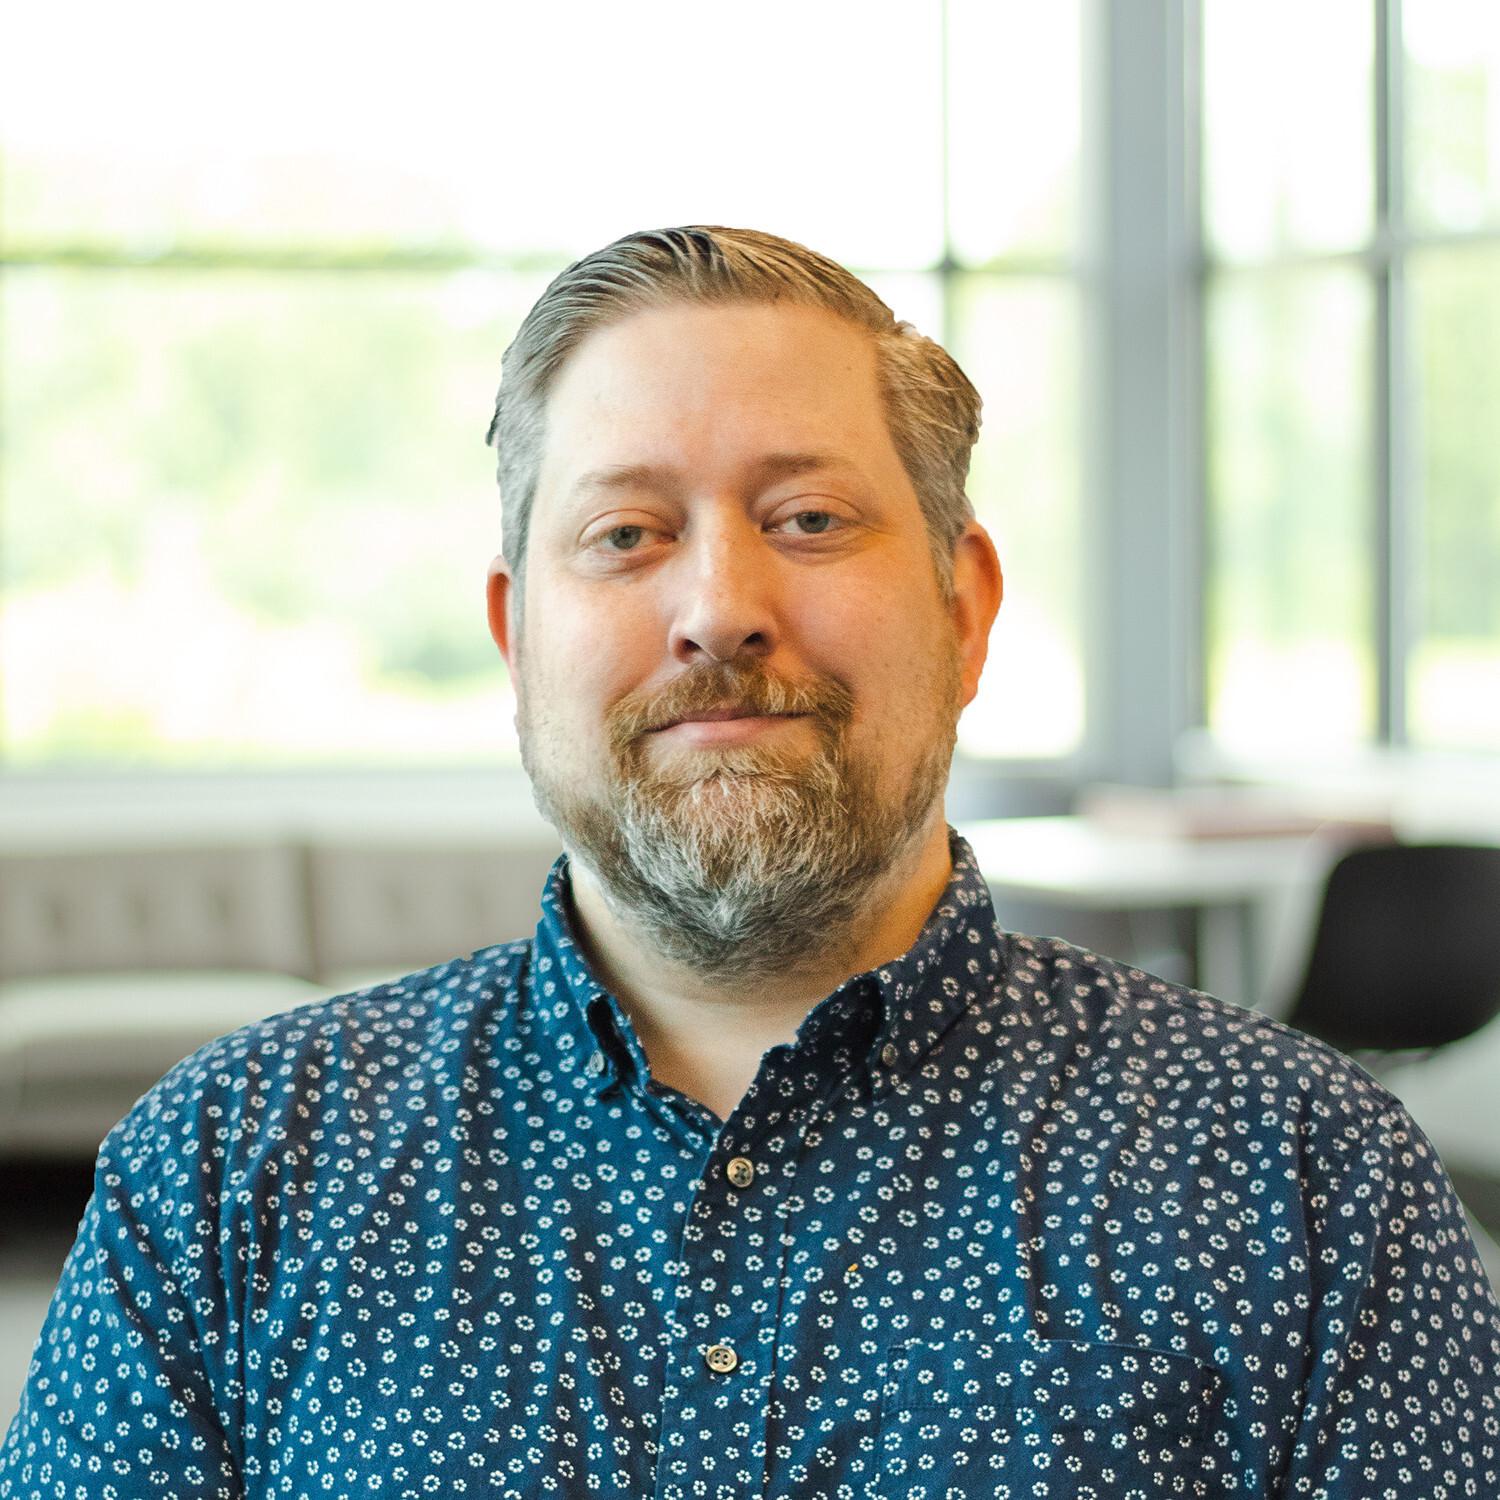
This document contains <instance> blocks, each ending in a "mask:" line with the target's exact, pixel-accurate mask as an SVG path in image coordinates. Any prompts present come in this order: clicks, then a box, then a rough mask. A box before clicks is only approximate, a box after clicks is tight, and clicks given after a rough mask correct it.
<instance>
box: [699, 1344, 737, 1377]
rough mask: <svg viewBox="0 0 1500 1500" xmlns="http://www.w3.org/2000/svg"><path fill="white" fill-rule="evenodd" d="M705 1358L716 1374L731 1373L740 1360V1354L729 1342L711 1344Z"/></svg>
mask: <svg viewBox="0 0 1500 1500" xmlns="http://www.w3.org/2000/svg"><path fill="white" fill-rule="evenodd" d="M703 1358H704V1361H705V1363H706V1364H707V1365H708V1368H709V1369H710V1370H712V1371H713V1372H714V1374H715V1375H727V1374H729V1372H730V1371H731V1370H732V1369H734V1367H735V1366H736V1365H737V1364H739V1362H740V1357H739V1355H738V1354H736V1353H735V1352H734V1350H733V1349H731V1348H730V1347H729V1345H728V1344H710V1345H709V1346H708V1350H707V1352H706V1353H705V1354H704V1356H703Z"/></svg>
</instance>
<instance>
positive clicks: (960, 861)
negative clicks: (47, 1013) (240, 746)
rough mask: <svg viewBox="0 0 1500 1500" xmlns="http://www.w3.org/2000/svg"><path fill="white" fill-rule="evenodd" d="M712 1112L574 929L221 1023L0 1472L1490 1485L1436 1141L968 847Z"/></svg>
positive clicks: (704, 1481)
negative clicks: (919, 904)
mask: <svg viewBox="0 0 1500 1500" xmlns="http://www.w3.org/2000/svg"><path fill="white" fill-rule="evenodd" d="M951 837H952V849H953V855H954V872H953V878H952V882H951V884H950V885H949V887H948V889H947V891H946V892H945V894H944V896H943V898H942V900H941V901H940V902H939V904H938V905H937V907H936V908H935V909H934V911H933V913H932V915H931V917H930V919H929V921H928V922H927V924H926V927H925V928H924V930H923V932H922V934H921V936H920V938H919V939H918V941H917V942H916V944H915V945H914V946H913V947H912V948H911V950H910V951H909V952H908V953H906V954H905V955H904V956H903V957H901V958H900V959H898V960H897V961H896V962H894V963H891V964H889V965H887V966H885V967H883V968H880V969H878V970H874V971H872V972H869V973H865V974H860V975H857V976H855V977H853V978H851V979H850V980H849V981H848V982H847V983H845V984H843V985H842V986H840V988H839V989H838V990H836V991H835V992H834V993H833V994H832V995H830V996H828V997H827V998H826V999H825V1000H823V1001H822V1002H821V1003H820V1004H819V1005H818V1006H817V1007H816V1008H815V1009H814V1010H813V1011H812V1012H811V1013H810V1014H809V1015H808V1017H807V1019H806V1021H805V1022H804V1024H803V1025H802V1026H801V1028H800V1030H799V1031H798V1033H797V1037H796V1040H795V1043H794V1044H792V1045H786V1046H779V1047H774V1048H772V1049H771V1050H770V1051H769V1052H767V1053H766V1054H765V1057H764V1058H763V1060H762V1062H761V1067H760V1071H759V1073H758V1074H757V1076H756V1078H755V1081H754V1082H753V1083H752V1085H751V1086H750V1089H749V1091H748V1092H747V1093H746V1095H745V1097H744V1099H743V1101H742V1102H741V1103H740V1105H739V1106H738V1108H737V1109H736V1110H735V1111H734V1113H733V1115H732V1116H731V1117H730V1119H729V1120H728V1121H727V1122H722V1123H721V1122H720V1121H719V1120H718V1119H716V1118H715V1117H714V1116H713V1115H712V1114H710V1112H709V1111H708V1110H707V1109H705V1108H704V1107H703V1106H702V1105H700V1104H698V1103H696V1102H694V1101H693V1100H691V1099H688V1098H686V1097H684V1096H683V1095H682V1094H680V1093H677V1092H674V1091H673V1090H671V1089H669V1088H665V1087H662V1086H660V1085H658V1084H656V1083H654V1082H653V1081H652V1079H651V1076H650V1073H649V1070H648V1068H647V1063H646V1058H645V1055H644V1054H643V1052H642V1050H641V1046H640V1043H639V1041H638V1040H637V1038H636V1037H635V1035H634V1033H633V1031H632V1029H631V1027H630V1024H629V1022H628V1020H627V1019H626V1017H625V1015H624V1013H623V1012H622V1010H621V1008H620V1006H619V1005H618V1003H617V1002H616V1001H615V1000H614V998H613V997H611V996H610V995H609V994H607V993H605V991H604V990H603V989H602V988H601V987H600V985H599V983H598V981H597V980H596V979H595V977H594V976H593V974H592V973H591V972H590V970H589V967H588V965H587V964H586V963H585V961H584V959H583V957H582V956H581V954H580V951H579V949H578V948H577V946H576V945H575V943H574V940H573V936H572V931H571V929H570V920H571V919H570V915H569V912H570V907H569V897H568V876H567V863H566V860H560V861H559V863H558V866H557V867H556V868H555V869H554V871H553V874H552V876H551V878H550V880H549V882H548V885H547V889H546V892H545V895H544V897H543V915H542V920H541V923H540V925H539V926H538V928H537V931H536V935H535V938H534V939H533V940H528V941H522V942H515V943H510V944H506V945H503V946H499V947H493V948H487V949H484V950H482V951H480V952H479V953H476V954H474V955H473V956H472V957H469V958H466V959H462V960H457V961H454V962H452V963H448V964H444V965H441V966H440V967H437V968H434V969H430V970H427V971H425V972H423V973H420V974H415V975H412V976H410V977H409V978H406V979H403V980H401V981H399V982H397V983H391V984H386V985H382V986H379V987H377V988H374V989H370V990H366V991H363V992H361V993H358V994H355V995H350V996H344V997H341V998H338V999H335V1000H330V1001H325V1002H320V1003H317V1004H314V1005H310V1006H304V1007H303V1008H301V1009H299V1010H295V1011H291V1012H289V1013H287V1014H284V1015H280V1016H276V1017H273V1018H272V1019H269V1020H267V1021H264V1022H261V1023H259V1024H257V1025H254V1026H250V1027H247V1028H245V1029H243V1030H241V1031H238V1032H235V1033H233V1034H232V1035H230V1036H227V1037H225V1038H223V1039H221V1040H219V1041H217V1042H214V1043H212V1044H210V1045H209V1046H207V1047H205V1048H203V1049H202V1050H201V1051H199V1052H198V1053H196V1054H195V1055H194V1056H192V1057H190V1058H188V1059H187V1060H186V1061H184V1062H183V1063H181V1064H179V1065H178V1066H177V1067H176V1068H175V1069H173V1070H172V1071H171V1072H170V1073H169V1074H168V1075H167V1076H166V1077H165V1078H164V1079H163V1080H162V1081H161V1083H160V1084H158V1085H157V1086H156V1087H155V1088H154V1089H153V1090H152V1091H151V1092H150V1093H149V1094H147V1095H146V1097H145V1098H144V1099H143V1100H142V1101H141V1102H140V1103H139V1104H138V1105H137V1106H136V1108H135V1109H134V1110H133V1111H132V1112H131V1113H130V1114H129V1115H128V1116H127V1117H126V1118H125V1119H124V1120H123V1121H122V1122H121V1123H120V1124H119V1125H118V1126H117V1127H116V1128H115V1129H114V1130H113V1131H112V1132H111V1133H110V1135H109V1137H108V1138H107V1139H106V1140H105V1142H104V1145H103V1147H102V1149H101V1151H100V1154H99V1159H98V1167H97V1175H96V1179H95V1188H94V1193H93V1197H92V1199H91V1200H90V1203H89V1206H88V1208H87V1211H86V1213H85V1216H84V1219H83V1222H82V1225H81V1227H80V1230H79V1234H78V1240H77V1243H76V1245H75V1246H74V1248H73V1251H72V1254H71V1256H70V1257H69V1259H68V1262H67V1266H66V1269H65V1270H64V1272H63V1275H62V1280H61V1283H60V1285H59V1287H58V1289H57V1294H56V1297H55V1298H54V1301H53V1304H52V1308H51V1311H50V1314H49V1316H48V1319H47V1323H46V1326H45V1328H44V1330H43V1333H42V1336H41V1339H40V1341H39V1343H38V1346H37V1350H36V1356H35V1360H34V1363H33V1364H32V1367H31V1373H30V1379H29V1383H28V1384H27V1387H26V1390H25V1394H24V1397H23V1400H22V1404H21V1409H20V1412H19V1414H18V1415H17V1417H16V1419H15V1422H14V1423H13V1425H12V1427H11V1429H10V1433H9V1436H8V1438H7V1439H6V1442H5V1445H4V1448H3V1449H0V1496H4V1497H19V1496H27V1497H31V1496H56V1497H85V1496H87V1497H104V1496H118V1497H121V1500H141V1497H148V1496H157V1495H160V1496H171V1497H174V1500H188V1497H197V1496H218V1497H231V1496H234V1497H238V1496H257V1497H259V1496H266V1497H270V1496H318V1495H329V1496H349V1497H353V1496H388V1497H420V1496H431V1495H436V1496H444V1497H447V1496H488V1497H520V1496H526V1497H532V1496H544V1495H560V1496H575V1495H585V1494H604V1495H612V1496H613V1495H618V1496H654V1497H658V1500H689V1497H692V1500H731V1497H732V1500H745V1497H751V1496H766V1497H780V1496H795V1497H798V1500H811V1497H821V1496H827V1497H840V1500H854V1497H881V1500H892V1497H898V1496H899V1497H904V1500H925V1497H937V1496H960V1497H965V1500H969V1497H976V1496H995V1497H1002V1496H1003V1497H1010V1500H1159V1497H1163V1496H1168V1495H1184V1496H1209V1495H1212V1496H1221V1495H1234V1496H1257V1497H1258V1496H1278V1497H1279V1496H1303V1495H1305V1496H1322V1497H1337V1500H1386V1497H1397V1500H1423V1497H1434V1500H1435V1497H1457V1496H1476V1497H1484V1500H1494V1497H1495V1496H1497V1495H1500V1389H1497V1386H1500V1314H1497V1310H1496V1305H1495V1300H1494V1296H1493V1294H1492V1292H1491V1289H1490V1287H1489V1285H1488V1283H1487V1282H1486V1280H1485V1277H1484V1273H1483V1271H1482V1270H1481V1268H1480V1264H1479V1261H1478V1257H1477V1255H1476V1253H1475V1250H1474V1246H1473V1244H1472V1242H1471V1240H1470V1237H1469V1234H1468V1232H1467V1229H1466V1227H1465V1223H1464V1219H1463V1217H1462V1213H1461V1210H1460V1208H1459V1206H1458V1204H1457V1202H1456V1201H1455V1198H1454V1194H1453V1191H1452V1188H1451V1187H1450V1185H1449V1183H1448V1180H1447V1178H1446V1176H1445V1174H1444V1172H1443V1169H1442V1167H1441V1165H1440V1164H1439V1162H1438V1159H1437V1156H1436V1155H1435V1153H1434V1152H1433V1149H1432V1147H1431V1146H1430V1145H1429V1144H1428V1142H1427V1140H1426V1139H1425V1138H1424V1136H1423V1135H1422V1133H1421V1131H1420V1130H1418V1129H1417V1127H1416V1126H1415V1125H1414V1124H1413V1123H1412V1121H1411V1119H1410V1118H1409V1117H1408V1115H1407V1113H1406V1112H1405V1110H1404V1109H1403V1108H1402V1107H1401V1105H1400V1104H1398V1103H1397V1102H1396V1100H1395V1099H1394V1098H1392V1097H1391V1095H1390V1094H1388V1093H1386V1092H1385V1091H1384V1090H1383V1089H1382V1088H1381V1087H1380V1086H1379V1085H1378V1084H1376V1083H1375V1082H1373V1081H1372V1080H1371V1079H1370V1078H1368V1077H1367V1076H1366V1075H1365V1074H1364V1073H1363V1072H1362V1071H1360V1070H1359V1069H1358V1068H1356V1067H1355V1066H1354V1065H1353V1064H1351V1063H1349V1062H1347V1061H1346V1060H1345V1059H1343V1058H1342V1057H1340V1056H1339V1055H1337V1054H1336V1053H1334V1052H1332V1051H1330V1050H1329V1049H1328V1048H1326V1047H1324V1046H1322V1045H1320V1044H1318V1043H1316V1042H1313V1041H1310V1040H1308V1039H1307V1038H1306V1037H1303V1036H1301V1035H1299V1034H1298V1033H1296V1032H1294V1031H1291V1030H1289V1029H1288V1028H1287V1027H1285V1026H1282V1025H1280V1024H1278V1023H1277V1022H1275V1021H1272V1020H1268V1019H1266V1018H1265V1017H1263V1016H1260V1015H1256V1014H1253V1013H1251V1012H1249V1011H1245V1010H1241V1009H1238V1008H1236V1007H1234V1006H1231V1005H1226V1004H1223V1003H1220V1002H1219V1001H1216V1000H1213V999H1210V998H1208V997H1207V996H1205V995H1201V994H1197V993H1195V992H1193V991H1189V990H1184V989H1181V988H1178V987H1175V986H1173V985H1170V984H1166V983H1163V982H1162V981H1160V980H1157V979H1153V978H1151V977H1150V976H1149V975H1146V974H1143V973H1140V972H1138V971H1136V970H1133V969H1129V968H1125V967H1123V966H1121V965H1119V964H1117V963H1112V962H1110V961H1108V960H1106V959H1102V958H1099V957H1096V956H1095V955H1093V954H1090V953H1085V952H1082V951H1080V950H1078V949H1076V948H1073V947H1070V946H1068V945H1067V944H1066V943H1063V942H1060V941H1056V940H1039V939H1034V938H1026V937H1019V936H1016V935H1013V934H1009V933H1005V932H1002V931H1001V930H999V928H998V927H997V926H996V923H995V918H994V913H993V910H992V908H991V906H990V900H989V894H988V892H987V890H986V887H985V884H984V881H983V879H982V878H981V876H980V874H979V872H978V871H977V870H976V868H975V866H974V863H973V858H972V855H971V854H970V852H969V849H968V846H967V845H966V844H965V843H964V842H963V840H962V839H960V838H959V837H958V835H957V834H956V833H955V834H953V835H952V836H951Z"/></svg>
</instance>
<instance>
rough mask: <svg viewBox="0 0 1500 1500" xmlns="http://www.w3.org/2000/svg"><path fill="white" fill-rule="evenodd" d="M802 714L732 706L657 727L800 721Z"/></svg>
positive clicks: (674, 720)
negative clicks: (731, 721) (733, 720)
mask: <svg viewBox="0 0 1500 1500" xmlns="http://www.w3.org/2000/svg"><path fill="white" fill-rule="evenodd" d="M802 717H803V716H802V715H801V714H768V713H761V712H760V711H759V710H757V709H754V708H747V707H744V706H743V705H738V704H736V705H731V706H730V707H728V708H707V709H702V710H699V711H697V712H694V713H690V714H683V716H682V717H681V718H680V719H672V720H669V721H668V722H667V723H665V724H659V725H657V728H658V729H659V730H660V729H675V728H676V727H677V725H679V724H719V723H722V722H723V721H724V720H726V719H800V718H802Z"/></svg>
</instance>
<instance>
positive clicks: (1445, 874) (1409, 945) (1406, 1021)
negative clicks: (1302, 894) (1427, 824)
mask: <svg viewBox="0 0 1500 1500" xmlns="http://www.w3.org/2000/svg"><path fill="white" fill-rule="evenodd" d="M1497 1014H1500V849H1494V848H1487V847H1484V846H1482V845H1471V844H1383V845H1379V846H1376V847H1369V848H1360V849H1354V850H1352V851H1351V852H1349V853H1348V854H1345V855H1344V857H1343V858H1342V859H1340V860H1339V862H1338V863H1337V864H1336V865H1335V866H1334V867H1333V870H1332V872H1331V874H1330V875H1329V877H1328V884H1327V887H1326V888H1325V890H1324V892H1323V905H1322V911H1321V912H1320V914H1319V916H1318V922H1317V930H1316V935H1315V937H1314V939H1313V945H1312V953H1311V956H1310V958H1309V960H1308V965H1307V972H1306V974H1305V976H1304V978H1303V980H1302V987H1301V990H1300V992H1299V993H1298V994H1297V998H1296V999H1295V1000H1294V1002H1293V1004H1292V1008H1291V1011H1290V1012H1289V1013H1288V1014H1287V1016H1286V1018H1285V1019H1286V1021H1287V1024H1288V1025H1291V1026H1295V1027H1296V1028H1297V1029H1298V1030H1299V1031H1305V1032H1308V1033H1309V1034H1310V1035H1312V1036H1315V1037H1320V1038H1322V1040H1324V1041H1326V1042H1329V1043H1331V1044H1332V1045H1333V1046H1335V1047H1337V1048H1338V1049H1339V1050H1340V1051H1341V1052H1348V1053H1352V1054H1354V1055H1355V1056H1357V1057H1358V1058H1359V1060H1360V1061H1361V1062H1365V1063H1366V1065H1367V1066H1368V1062H1367V1059H1369V1060H1371V1061H1373V1060H1374V1059H1375V1057H1376V1055H1378V1054H1382V1053H1386V1054H1388V1053H1393V1052H1403V1053H1410V1052H1413V1051H1422V1052H1431V1051H1432V1050H1434V1049H1435V1048H1438V1047H1443V1046H1446V1045H1447V1044H1448V1043H1450V1042H1456V1041H1458V1040H1459V1039H1460V1038H1462V1037H1466V1036H1471V1035H1472V1034H1473V1033H1474V1032H1476V1031H1478V1030H1479V1029H1480V1028H1481V1027H1482V1026H1484V1025H1486V1024H1487V1023H1488V1022H1489V1021H1491V1020H1493V1019H1494V1017H1495V1016H1496V1015H1497Z"/></svg>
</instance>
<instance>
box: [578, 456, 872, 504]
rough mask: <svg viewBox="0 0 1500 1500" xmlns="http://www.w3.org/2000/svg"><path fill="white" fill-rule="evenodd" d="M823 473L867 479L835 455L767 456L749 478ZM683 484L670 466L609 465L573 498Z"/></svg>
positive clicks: (669, 489)
mask: <svg viewBox="0 0 1500 1500" xmlns="http://www.w3.org/2000/svg"><path fill="white" fill-rule="evenodd" d="M820 470H843V471H845V472H847V473H852V474H854V475H856V476H858V477H859V478H864V477H865V476H864V471H863V470H862V469H861V468H860V467H859V465H858V464H857V463H855V462H854V460H853V459H852V458H849V457H848V456H847V455H845V454H842V453H835V452H826V453H819V452H808V453H767V454H765V455H764V456H763V457H761V458H758V459H756V460H755V461H754V462H753V463H751V464H749V465H747V467H746V477H747V478H748V479H749V480H750V481H751V482H752V483H759V484H763V485H764V484H773V483H775V481H776V480H778V479H792V478H795V477H796V476H797V475H799V474H811V473H816V472H818V471H820ZM681 484H682V480H681V476H680V475H679V473H678V472H677V470H675V469H673V468H672V467H671V466H670V465H669V464H606V465H605V466H604V467H603V468H600V469H590V470H589V471H588V472H587V473H586V474H583V475H580V476H579V478H578V480H577V481H576V482H575V483H574V485H573V495H574V496H575V497H582V496H586V495H592V494H600V493H606V494H607V493H609V492H611V491H618V490H655V491H657V492H658V493H661V494H671V493H675V492H676V491H677V490H679V489H680V488H681Z"/></svg>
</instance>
